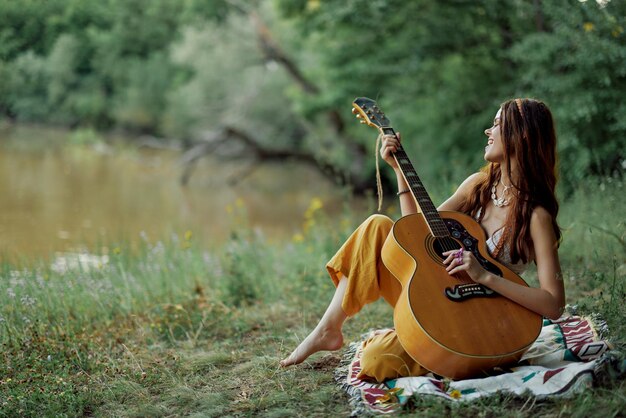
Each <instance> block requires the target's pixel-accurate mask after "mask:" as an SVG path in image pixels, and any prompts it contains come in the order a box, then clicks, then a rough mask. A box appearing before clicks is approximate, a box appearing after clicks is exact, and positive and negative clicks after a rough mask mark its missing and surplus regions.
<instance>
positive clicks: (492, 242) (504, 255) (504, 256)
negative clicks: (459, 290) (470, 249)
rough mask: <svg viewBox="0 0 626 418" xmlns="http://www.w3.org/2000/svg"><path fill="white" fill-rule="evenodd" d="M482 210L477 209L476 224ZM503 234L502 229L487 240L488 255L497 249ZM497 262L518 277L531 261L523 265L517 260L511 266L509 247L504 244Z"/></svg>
mask: <svg viewBox="0 0 626 418" xmlns="http://www.w3.org/2000/svg"><path fill="white" fill-rule="evenodd" d="M482 210H483V208H479V209H478V212H477V213H476V221H477V222H478V219H480V214H481V213H482ZM503 234H504V228H500V229H498V230H497V231H496V232H494V233H493V235H492V236H490V237H489V238H487V242H486V244H487V250H489V254H493V253H494V251H495V250H496V248H497V247H498V243H499V242H500V239H502V235H503ZM497 260H498V261H499V262H501V263H502V264H504V265H505V266H507V267H508V268H509V269H511V270H513V271H514V272H515V273H517V274H518V275H520V274H522V273H524V272H525V271H526V269H527V268H528V265H529V264H530V262H531V261H532V260H528V263H524V262H522V260H519V261H518V262H517V263H515V264H513V263H512V260H511V247H510V246H509V244H504V247H503V248H502V250H500V254H499V255H498V257H497Z"/></svg>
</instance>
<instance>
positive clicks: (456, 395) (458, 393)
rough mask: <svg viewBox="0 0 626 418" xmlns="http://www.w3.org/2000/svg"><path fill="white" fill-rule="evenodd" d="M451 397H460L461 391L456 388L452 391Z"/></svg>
mask: <svg viewBox="0 0 626 418" xmlns="http://www.w3.org/2000/svg"><path fill="white" fill-rule="evenodd" d="M450 397H451V398H454V399H460V398H461V391H460V390H458V389H454V390H453V391H452V392H450Z"/></svg>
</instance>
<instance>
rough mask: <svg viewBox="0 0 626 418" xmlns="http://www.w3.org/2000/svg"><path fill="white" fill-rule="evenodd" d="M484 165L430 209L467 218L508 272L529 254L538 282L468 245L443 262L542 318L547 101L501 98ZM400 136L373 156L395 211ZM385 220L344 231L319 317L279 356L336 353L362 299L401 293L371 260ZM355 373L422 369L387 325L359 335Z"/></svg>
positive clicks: (551, 230)
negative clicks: (388, 177)
mask: <svg viewBox="0 0 626 418" xmlns="http://www.w3.org/2000/svg"><path fill="white" fill-rule="evenodd" d="M485 135H487V145H486V146H485V156H484V158H485V160H486V161H487V162H488V164H487V165H486V166H485V167H484V168H483V169H482V170H481V172H479V173H475V174H473V175H471V176H470V177H468V178H467V179H466V180H465V181H464V182H463V183H462V184H461V185H460V186H459V188H458V189H457V191H456V192H455V193H454V194H453V195H452V196H451V197H450V198H449V199H448V200H446V201H445V202H444V203H443V204H442V205H441V206H439V208H438V209H439V210H440V211H442V210H451V211H460V212H465V213H467V214H469V215H471V216H473V217H474V218H475V219H476V220H477V221H478V222H479V223H480V225H481V226H482V227H483V229H484V230H485V233H486V235H487V237H489V238H488V240H487V246H488V249H489V251H490V253H491V255H492V256H493V257H494V258H497V259H498V261H500V262H501V263H503V264H505V265H506V266H507V267H509V268H510V269H512V270H513V271H515V272H517V273H518V274H519V273H521V272H523V271H524V270H525V268H526V266H527V265H528V264H529V263H530V262H531V261H534V262H535V264H536V265H537V275H538V278H539V284H540V286H539V287H538V288H530V287H525V286H521V285H518V284H516V283H513V282H510V281H508V280H505V279H503V278H501V277H499V276H496V275H494V274H492V273H489V272H488V271H487V270H485V269H483V267H482V266H481V265H480V264H479V263H478V262H477V261H476V259H475V258H474V255H473V254H472V253H471V252H469V251H460V252H459V251H456V250H455V251H448V252H445V253H444V256H447V258H446V259H445V260H444V264H445V265H446V266H447V268H446V270H447V271H448V272H449V274H451V275H453V274H455V273H458V272H460V271H465V272H466V273H467V274H468V275H469V276H470V277H471V278H472V280H474V281H475V282H477V283H480V284H482V285H484V286H486V287H489V288H490V289H492V290H494V291H495V292H497V293H499V294H500V295H502V296H505V297H507V298H509V299H511V300H513V301H515V302H517V303H519V304H520V305H522V306H524V307H526V308H528V309H530V310H532V311H534V312H536V313H537V314H539V315H542V316H544V317H548V318H551V319H556V318H558V317H559V316H560V315H561V314H562V313H563V307H564V305H565V292H564V287H563V280H562V275H561V268H560V264H559V258H558V252H557V248H558V243H559V240H560V237H561V233H560V229H559V226H558V224H557V222H556V216H557V213H558V209H559V205H558V202H557V200H556V197H555V195H554V189H555V185H556V176H555V167H556V135H555V132H554V125H553V121H552V114H551V113H550V110H549V109H548V107H547V106H546V105H545V104H544V103H542V102H540V101H538V100H533V99H514V100H508V101H506V102H504V103H503V104H502V105H501V107H500V109H499V110H498V112H497V113H496V116H495V118H494V121H493V126H492V127H491V128H488V129H486V130H485ZM399 143H400V136H399V135H398V137H395V136H393V135H386V136H384V137H383V141H382V147H381V150H380V153H381V155H382V157H383V159H384V160H385V161H386V162H387V163H388V164H389V165H391V167H393V169H394V171H395V173H396V176H397V181H398V189H399V191H398V196H399V199H400V206H401V210H402V214H403V216H406V215H408V214H412V213H416V212H417V211H418V207H417V205H416V203H415V200H414V199H413V196H412V195H411V193H409V188H408V185H407V184H406V181H405V180H404V177H403V176H402V174H401V171H400V169H399V168H398V166H397V163H396V161H395V160H394V158H393V155H392V154H393V153H394V152H395V151H396V150H397V148H398V146H399ZM392 225H393V222H392V221H391V220H390V219H389V218H387V217H385V216H382V215H374V216H372V217H370V218H368V219H367V220H366V221H365V222H364V223H363V224H361V226H359V228H358V229H357V230H356V231H355V232H354V233H353V234H352V235H351V236H350V238H348V240H347V241H346V243H345V244H344V245H343V246H342V247H341V249H340V250H339V251H338V252H337V254H336V255H335V256H334V257H333V258H332V259H331V260H330V262H329V263H328V265H327V269H328V272H329V274H330V276H331V278H332V279H333V281H334V283H335V285H336V286H337V289H336V291H335V294H334V296H333V299H332V300H331V302H330V304H329V306H328V308H327V310H326V312H325V313H324V315H323V317H322V319H321V320H320V322H319V323H318V325H317V326H316V327H315V329H314V330H313V331H312V332H311V333H310V334H309V336H308V337H307V338H305V340H304V341H302V343H300V345H299V346H298V347H297V348H296V349H295V350H294V351H293V352H292V353H291V355H290V356H288V357H287V358H286V359H284V360H282V361H281V365H282V366H289V365H292V364H298V363H301V362H302V361H304V360H305V359H306V358H307V357H309V356H310V355H311V354H313V353H315V352H317V351H321V350H337V349H339V348H340V347H341V346H342V344H343V336H342V332H341V328H342V325H343V323H344V321H345V320H346V318H347V317H348V316H353V315H354V314H356V313H357V312H358V311H359V310H360V309H361V308H362V307H363V306H364V305H365V304H367V303H370V302H373V301H375V300H377V299H378V298H379V297H381V296H382V297H383V298H385V300H386V301H387V302H389V303H390V304H391V305H392V306H394V305H395V302H396V301H397V299H398V296H399V295H400V293H401V291H402V287H401V285H400V283H399V282H398V281H397V280H396V279H395V278H394V277H393V276H392V275H391V274H390V273H389V271H388V270H387V268H386V267H385V266H384V264H383V263H382V261H381V259H380V252H381V249H382V245H383V243H384V242H385V239H386V237H387V235H388V234H389V232H390V231H391V228H392ZM361 366H362V371H361V375H360V377H361V378H370V379H374V380H377V381H383V380H385V379H390V378H397V377H400V376H418V375H421V374H424V373H426V372H427V370H425V369H424V368H423V367H421V366H420V365H419V364H418V363H416V362H415V361H414V360H413V359H412V358H411V357H410V356H409V355H408V354H407V353H406V352H405V351H404V349H403V348H402V346H401V345H400V343H399V341H398V338H397V335H396V334H395V331H388V332H384V333H380V334H378V335H375V336H374V337H372V338H370V339H369V340H368V341H366V344H365V346H364V350H363V354H362V358H361Z"/></svg>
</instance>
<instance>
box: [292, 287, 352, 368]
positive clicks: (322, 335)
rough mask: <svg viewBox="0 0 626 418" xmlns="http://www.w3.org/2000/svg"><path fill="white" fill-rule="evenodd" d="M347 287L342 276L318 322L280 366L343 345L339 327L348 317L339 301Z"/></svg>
mask: <svg viewBox="0 0 626 418" xmlns="http://www.w3.org/2000/svg"><path fill="white" fill-rule="evenodd" d="M347 287H348V279H346V278H345V277H342V278H341V280H340V281H339V284H338V285H337V289H336V290H335V294H334V296H333V298H332V300H331V301H330V304H329V305H328V308H326V312H324V316H322V319H320V322H319V323H318V324H317V326H316V327H315V329H314V330H313V331H311V333H310V334H309V336H308V337H306V338H305V339H304V341H302V342H301V343H300V345H298V347H297V348H296V349H295V350H294V351H293V352H292V353H291V354H290V355H289V357H287V358H286V359H284V360H283V361H281V362H280V365H281V366H283V367H286V366H291V365H292V364H298V363H302V362H303V361H304V360H305V359H306V358H307V357H309V356H310V355H311V354H313V353H317V352H318V351H322V350H331V351H332V350H338V349H340V348H341V346H342V345H343V334H342V333H341V327H342V326H343V323H344V321H345V320H346V318H347V317H348V316H347V315H346V314H345V312H344V311H343V309H341V302H342V301H343V296H344V294H345V293H346V288H347Z"/></svg>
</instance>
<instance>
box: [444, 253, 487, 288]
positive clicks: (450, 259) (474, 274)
mask: <svg viewBox="0 0 626 418" xmlns="http://www.w3.org/2000/svg"><path fill="white" fill-rule="evenodd" d="M443 255H444V257H446V259H445V260H443V264H444V265H445V266H446V271H447V272H448V273H450V275H451V276H452V275H454V274H456V273H458V272H460V271H465V272H466V273H467V274H468V275H469V276H470V278H471V279H472V280H474V281H475V282H476V283H482V282H483V281H484V279H485V276H486V274H487V270H485V269H484V268H483V266H481V265H480V263H479V262H478V261H477V260H476V257H474V254H472V253H471V252H470V251H464V250H463V249H462V248H461V249H460V250H452V251H446V252H444V253H443Z"/></svg>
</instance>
